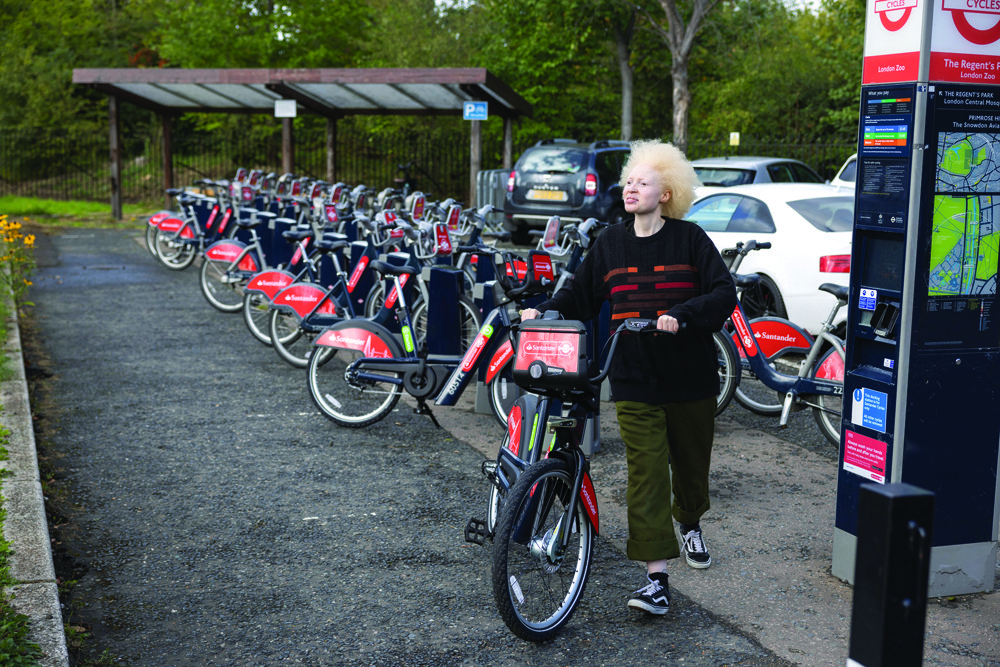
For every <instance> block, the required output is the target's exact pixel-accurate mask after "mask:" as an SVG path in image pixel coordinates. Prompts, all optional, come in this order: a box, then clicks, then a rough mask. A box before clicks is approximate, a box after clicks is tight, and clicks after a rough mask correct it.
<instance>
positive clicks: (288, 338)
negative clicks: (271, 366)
mask: <svg viewBox="0 0 1000 667" xmlns="http://www.w3.org/2000/svg"><path fill="white" fill-rule="evenodd" d="M268 315H269V318H270V319H269V320H268V323H267V331H268V334H269V336H270V338H271V345H272V346H273V347H274V351H275V352H277V353H278V356H279V357H281V358H282V360H283V361H284V362H285V363H287V364H289V365H291V366H294V367H295V368H305V367H306V366H308V365H309V355H310V354H312V350H313V340H314V339H315V338H316V335H315V334H312V333H308V332H306V331H305V330H304V329H302V328H301V327H300V326H299V320H298V318H297V317H295V316H294V315H292V314H291V313H289V312H286V311H284V310H279V309H277V308H272V309H271V311H270V313H269V314H268Z"/></svg>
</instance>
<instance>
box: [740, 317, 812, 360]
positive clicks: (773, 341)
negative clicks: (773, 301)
mask: <svg viewBox="0 0 1000 667" xmlns="http://www.w3.org/2000/svg"><path fill="white" fill-rule="evenodd" d="M750 327H751V329H752V330H753V337H754V340H755V341H756V342H757V345H758V346H759V347H760V351H761V352H763V353H764V356H765V357H767V358H768V359H776V358H778V357H781V356H783V355H785V354H788V353H789V352H793V351H802V352H808V351H809V348H810V347H812V344H813V338H812V336H810V335H809V333H808V332H806V331H805V330H804V329H802V328H800V327H798V326H797V325H795V324H794V323H792V322H789V321H788V320H785V319H782V318H780V317H758V318H757V319H754V320H750ZM733 342H734V343H736V349H737V350H740V346H739V340H738V339H737V338H736V335H735V334H734V335H733ZM740 352H742V350H740Z"/></svg>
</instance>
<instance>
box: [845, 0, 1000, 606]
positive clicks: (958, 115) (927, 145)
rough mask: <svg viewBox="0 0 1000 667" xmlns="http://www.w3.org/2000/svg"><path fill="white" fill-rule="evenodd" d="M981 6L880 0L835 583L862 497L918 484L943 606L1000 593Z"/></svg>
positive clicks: (872, 11) (997, 29)
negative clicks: (929, 499)
mask: <svg viewBox="0 0 1000 667" xmlns="http://www.w3.org/2000/svg"><path fill="white" fill-rule="evenodd" d="M970 4H972V3H967V2H965V1H964V0H963V1H962V2H956V1H953V0H894V1H893V2H884V1H880V0H869V2H868V16H867V25H866V30H865V57H864V73H863V79H862V89H861V114H860V116H861V118H860V128H859V138H858V178H857V189H856V193H855V226H854V241H853V249H852V257H851V296H850V303H849V313H848V332H847V358H846V372H845V377H844V410H843V418H842V427H841V428H842V431H841V450H840V460H839V470H838V484H837V514H836V526H835V531H834V544H833V573H834V574H835V575H836V576H838V577H840V578H842V579H845V580H847V581H850V582H852V583H853V580H854V558H855V552H856V548H857V546H858V542H857V525H858V497H859V491H860V488H861V486H862V485H864V484H871V483H875V484H887V483H890V484H894V483H905V484H909V485H912V486H915V487H919V488H920V489H925V490H927V491H930V492H932V493H933V494H934V503H933V508H934V509H933V527H934V528H933V539H932V545H931V558H930V579H929V585H928V595H930V596H940V595H957V594H963V593H972V592H979V591H991V590H993V588H994V579H995V576H996V564H997V533H998V523H1000V485H998V476H997V469H998V463H1000V303H998V301H997V298H998V294H997V275H998V258H1000V85H998V83H1000V8H997V7H996V6H995V5H992V4H991V5H989V7H986V8H977V9H970V8H969V5H970ZM975 5H977V6H979V5H981V3H975ZM993 311H996V312H993Z"/></svg>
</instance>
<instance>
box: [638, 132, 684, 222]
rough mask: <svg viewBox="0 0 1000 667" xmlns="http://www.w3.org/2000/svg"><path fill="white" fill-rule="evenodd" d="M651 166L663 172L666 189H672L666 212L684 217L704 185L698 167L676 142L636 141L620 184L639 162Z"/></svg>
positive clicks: (661, 173) (676, 216)
mask: <svg viewBox="0 0 1000 667" xmlns="http://www.w3.org/2000/svg"><path fill="white" fill-rule="evenodd" d="M640 164H642V165H645V166H648V167H651V168H652V169H653V170H654V171H655V172H656V173H657V174H659V175H660V181H661V182H662V183H663V185H664V189H665V190H668V191H670V199H669V200H667V203H666V204H664V205H663V209H662V210H663V214H664V215H666V216H667V217H670V218H683V217H684V216H685V215H687V212H688V209H690V208H691V203H692V202H694V199H695V193H694V189H695V188H696V187H698V186H699V185H701V182H700V181H699V180H698V174H696V173H695V171H694V167H692V166H691V163H690V162H689V161H688V159H687V158H686V157H685V156H684V153H682V152H681V151H680V149H679V148H677V147H676V146H674V145H673V144H668V143H665V142H662V141H659V140H657V139H648V140H640V141H633V142H632V152H631V153H630V154H629V157H628V160H626V162H625V166H624V167H622V173H621V180H620V181H619V183H620V184H621V186H622V187H623V188H624V187H625V181H626V180H627V179H628V175H629V174H630V173H631V172H632V170H633V169H635V167H637V166H638V165H640Z"/></svg>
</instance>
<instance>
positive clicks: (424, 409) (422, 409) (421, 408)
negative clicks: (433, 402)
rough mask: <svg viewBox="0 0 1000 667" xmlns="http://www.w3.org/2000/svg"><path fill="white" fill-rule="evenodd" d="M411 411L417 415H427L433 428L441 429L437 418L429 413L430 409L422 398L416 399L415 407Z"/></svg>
mask: <svg viewBox="0 0 1000 667" xmlns="http://www.w3.org/2000/svg"><path fill="white" fill-rule="evenodd" d="M413 411H414V412H415V413H417V414H418V415H427V416H428V417H430V418H431V421H432V422H434V425H435V426H437V427H438V428H441V424H439V423H438V420H437V418H435V417H434V413H433V412H431V407H430V406H429V405H427V401H425V400H423V399H422V398H421V399H417V407H415V408H414V409H413Z"/></svg>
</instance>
